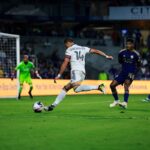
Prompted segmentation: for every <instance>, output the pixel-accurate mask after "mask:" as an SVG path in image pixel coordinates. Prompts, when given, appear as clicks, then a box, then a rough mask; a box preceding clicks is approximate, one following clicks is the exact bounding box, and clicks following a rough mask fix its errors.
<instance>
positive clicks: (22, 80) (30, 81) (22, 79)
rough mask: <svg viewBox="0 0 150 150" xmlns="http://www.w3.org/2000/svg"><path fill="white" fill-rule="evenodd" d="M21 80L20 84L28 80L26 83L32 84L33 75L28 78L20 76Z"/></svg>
mask: <svg viewBox="0 0 150 150" xmlns="http://www.w3.org/2000/svg"><path fill="white" fill-rule="evenodd" d="M19 82H20V84H23V83H24V82H26V83H28V84H30V85H32V79H31V77H26V78H23V77H20V78H19Z"/></svg>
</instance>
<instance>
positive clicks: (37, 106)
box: [33, 102, 44, 113]
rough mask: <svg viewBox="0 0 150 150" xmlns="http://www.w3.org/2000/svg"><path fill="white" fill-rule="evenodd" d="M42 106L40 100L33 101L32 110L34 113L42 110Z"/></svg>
mask: <svg viewBox="0 0 150 150" xmlns="http://www.w3.org/2000/svg"><path fill="white" fill-rule="evenodd" d="M43 108H44V105H43V103H41V102H35V103H34V104H33V111H34V112H36V113H39V112H42V110H43Z"/></svg>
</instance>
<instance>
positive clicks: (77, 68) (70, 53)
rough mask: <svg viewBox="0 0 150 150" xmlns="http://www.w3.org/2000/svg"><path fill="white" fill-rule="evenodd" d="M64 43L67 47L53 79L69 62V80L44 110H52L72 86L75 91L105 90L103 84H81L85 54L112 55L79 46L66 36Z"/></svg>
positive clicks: (62, 71)
mask: <svg viewBox="0 0 150 150" xmlns="http://www.w3.org/2000/svg"><path fill="white" fill-rule="evenodd" d="M64 44H65V46H66V48H67V50H66V53H65V59H64V62H63V63H62V65H61V68H60V71H59V74H58V75H57V76H56V77H55V79H54V81H56V80H57V79H59V78H61V76H62V74H63V73H64V71H65V69H66V68H67V66H68V64H69V63H70V65H71V81H70V82H69V83H68V84H67V85H65V86H64V87H63V89H62V91H61V92H60V94H59V95H58V96H57V97H56V99H55V101H54V102H53V103H52V105H50V106H48V107H45V110H46V111H52V110H53V109H54V108H55V107H56V106H57V105H58V104H59V103H60V102H61V101H62V100H63V99H64V98H65V96H66V93H67V92H68V91H69V90H70V89H72V88H73V89H74V91H75V92H76V93H78V92H82V91H91V90H99V91H101V92H102V93H104V92H105V86H104V84H100V85H95V86H91V85H81V82H82V81H83V80H84V79H85V56H86V54H87V53H91V54H97V55H101V56H104V57H106V58H107V59H113V57H112V56H109V55H106V54H105V53H104V52H102V51H100V50H96V49H91V48H88V47H83V46H79V45H77V44H75V43H74V41H73V39H72V38H66V39H65V40H64Z"/></svg>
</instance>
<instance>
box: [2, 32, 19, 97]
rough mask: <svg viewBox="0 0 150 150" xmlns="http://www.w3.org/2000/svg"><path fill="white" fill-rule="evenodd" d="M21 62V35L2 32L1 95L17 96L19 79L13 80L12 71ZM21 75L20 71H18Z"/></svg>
mask: <svg viewBox="0 0 150 150" xmlns="http://www.w3.org/2000/svg"><path fill="white" fill-rule="evenodd" d="M19 62H20V37H19V35H14V34H7V33H2V32H0V97H1V98H2V97H5V98H8V97H17V89H18V87H19V84H18V81H17V79H15V80H13V81H11V79H10V77H11V73H12V71H13V69H14V68H15V67H16V65H18V64H19ZM17 76H19V72H17Z"/></svg>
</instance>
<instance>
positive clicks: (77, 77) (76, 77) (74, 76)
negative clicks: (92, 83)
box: [71, 70, 85, 83]
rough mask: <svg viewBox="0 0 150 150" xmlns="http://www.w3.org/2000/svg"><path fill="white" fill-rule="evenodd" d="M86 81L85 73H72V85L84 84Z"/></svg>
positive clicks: (77, 71) (74, 71) (76, 71)
mask: <svg viewBox="0 0 150 150" xmlns="http://www.w3.org/2000/svg"><path fill="white" fill-rule="evenodd" d="M84 79H85V73H84V72H83V71H79V70H72V71H71V83H75V82H82V81H83V80H84Z"/></svg>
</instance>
